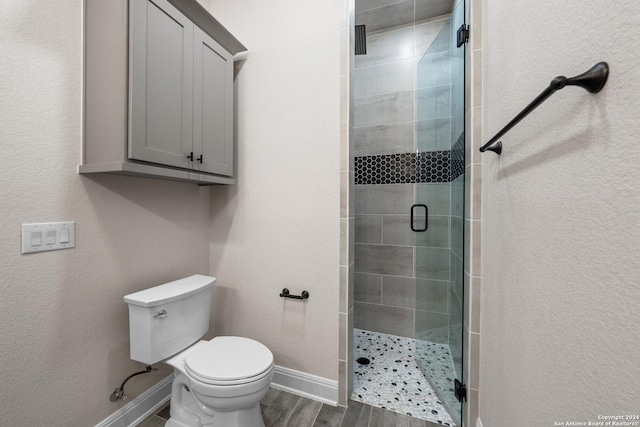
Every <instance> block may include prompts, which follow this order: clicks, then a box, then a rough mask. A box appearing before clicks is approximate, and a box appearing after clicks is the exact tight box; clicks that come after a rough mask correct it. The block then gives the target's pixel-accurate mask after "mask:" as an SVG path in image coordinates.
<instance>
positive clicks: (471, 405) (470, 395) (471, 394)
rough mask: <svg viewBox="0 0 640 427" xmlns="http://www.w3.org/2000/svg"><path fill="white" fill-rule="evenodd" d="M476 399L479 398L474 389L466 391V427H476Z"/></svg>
mask: <svg viewBox="0 0 640 427" xmlns="http://www.w3.org/2000/svg"><path fill="white" fill-rule="evenodd" d="M478 398H479V392H478V390H476V389H473V388H470V389H469V390H468V391H467V403H466V405H465V406H466V407H467V409H468V411H467V413H468V418H467V420H466V422H467V425H469V426H474V427H475V425H476V422H477V421H478V403H479V401H478Z"/></svg>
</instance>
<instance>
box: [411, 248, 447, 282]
mask: <svg viewBox="0 0 640 427" xmlns="http://www.w3.org/2000/svg"><path fill="white" fill-rule="evenodd" d="M449 253H450V250H449V249H440V248H424V247H416V277H418V278H421V279H431V280H449V262H450V255H449Z"/></svg>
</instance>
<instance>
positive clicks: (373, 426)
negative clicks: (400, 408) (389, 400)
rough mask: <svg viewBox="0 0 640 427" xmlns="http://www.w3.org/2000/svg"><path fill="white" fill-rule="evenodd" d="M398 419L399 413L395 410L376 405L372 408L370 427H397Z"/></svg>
mask: <svg viewBox="0 0 640 427" xmlns="http://www.w3.org/2000/svg"><path fill="white" fill-rule="evenodd" d="M396 421H397V414H396V413H395V412H391V411H387V410H385V409H380V408H376V407H374V408H373V409H371V421H370V422H369V427H390V426H394V427H395V425H396Z"/></svg>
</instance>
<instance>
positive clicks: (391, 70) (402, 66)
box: [353, 54, 449, 99]
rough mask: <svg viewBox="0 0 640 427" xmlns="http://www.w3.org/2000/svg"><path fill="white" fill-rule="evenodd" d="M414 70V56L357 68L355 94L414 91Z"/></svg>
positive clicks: (357, 97)
mask: <svg viewBox="0 0 640 427" xmlns="http://www.w3.org/2000/svg"><path fill="white" fill-rule="evenodd" d="M440 55H441V54H440ZM414 72H415V61H414V59H413V58H410V59H403V60H399V61H391V62H385V63H383V64H378V65H371V66H368V67H361V68H356V69H355V85H354V88H353V91H354V92H353V96H354V97H355V98H356V99H359V98H364V97H367V96H373V95H382V94H385V93H394V92H407V91H412V90H413V89H414V77H413V76H414ZM445 83H449V80H448V79H447V81H445V82H442V83H440V84H445Z"/></svg>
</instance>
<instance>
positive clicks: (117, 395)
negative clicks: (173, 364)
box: [109, 365, 158, 402]
mask: <svg viewBox="0 0 640 427" xmlns="http://www.w3.org/2000/svg"><path fill="white" fill-rule="evenodd" d="M145 368H146V369H145V370H144V371H140V372H135V373H133V374H131V375H129V376H128V377H127V378H125V379H124V381H122V384H120V387H118V388H117V389H115V390H113V393H111V396H109V400H110V401H112V402H115V401H116V400H127V395H126V394H125V393H124V385H125V384H126V383H127V381H129V380H130V379H131V378H133V377H135V376H136V375H142V374H148V373H149V372H154V371H157V370H158V368H152V367H151V365H147V366H146V367H145Z"/></svg>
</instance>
